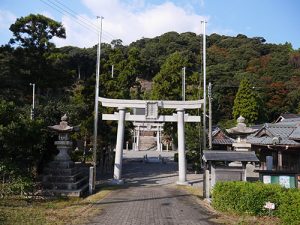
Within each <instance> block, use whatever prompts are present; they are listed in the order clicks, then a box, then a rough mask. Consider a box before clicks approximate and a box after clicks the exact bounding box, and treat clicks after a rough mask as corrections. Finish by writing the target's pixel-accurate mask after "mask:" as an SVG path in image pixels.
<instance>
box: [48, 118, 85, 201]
mask: <svg viewBox="0 0 300 225" xmlns="http://www.w3.org/2000/svg"><path fill="white" fill-rule="evenodd" d="M67 119H68V118H67V116H66V115H64V116H62V117H61V122H60V123H59V124H58V125H54V126H48V128H49V129H50V130H51V131H54V132H56V133H58V140H57V141H55V142H54V144H55V145H56V146H57V149H58V150H59V153H58V154H57V155H56V156H55V158H54V161H52V162H50V163H49V164H48V166H47V167H46V168H45V170H44V172H45V173H44V176H43V187H44V189H43V193H44V194H45V195H57V196H81V195H82V194H83V192H84V191H86V190H87V189H88V176H84V175H83V173H82V172H81V170H80V169H79V168H78V167H76V166H75V163H74V162H73V161H72V160H71V158H70V156H69V151H70V150H71V148H72V141H71V140H70V134H71V132H74V131H75V130H77V127H71V126H69V125H68V122H67Z"/></svg>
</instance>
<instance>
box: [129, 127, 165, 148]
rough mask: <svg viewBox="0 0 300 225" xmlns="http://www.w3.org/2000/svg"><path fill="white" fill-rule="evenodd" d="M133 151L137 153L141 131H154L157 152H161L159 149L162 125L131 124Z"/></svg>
mask: <svg viewBox="0 0 300 225" xmlns="http://www.w3.org/2000/svg"><path fill="white" fill-rule="evenodd" d="M133 126H134V130H133V143H132V145H133V150H136V151H139V150H140V148H139V146H140V145H139V142H140V132H141V131H155V132H156V146H157V151H159V152H160V151H162V147H161V132H162V131H163V126H164V123H153V122H152V123H151V122H134V123H133Z"/></svg>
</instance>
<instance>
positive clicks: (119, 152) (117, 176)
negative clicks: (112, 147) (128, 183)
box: [113, 107, 125, 184]
mask: <svg viewBox="0 0 300 225" xmlns="http://www.w3.org/2000/svg"><path fill="white" fill-rule="evenodd" d="M118 110H119V121H118V133H117V144H116V155H115V165H114V180H113V183H116V184H123V183H124V181H123V180H122V179H121V174H122V160H123V144H124V130H125V108H123V107H120V108H118Z"/></svg>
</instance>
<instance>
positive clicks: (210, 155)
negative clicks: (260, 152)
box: [203, 150, 259, 162]
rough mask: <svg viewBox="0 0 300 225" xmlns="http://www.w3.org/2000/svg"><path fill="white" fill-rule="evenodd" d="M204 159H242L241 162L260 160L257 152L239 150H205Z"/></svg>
mask: <svg viewBox="0 0 300 225" xmlns="http://www.w3.org/2000/svg"><path fill="white" fill-rule="evenodd" d="M203 160H204V161H206V162H207V161H227V162H233V161H240V162H258V161H259V160H258V158H257V157H256V155H255V152H237V151H212V150H209V151H203Z"/></svg>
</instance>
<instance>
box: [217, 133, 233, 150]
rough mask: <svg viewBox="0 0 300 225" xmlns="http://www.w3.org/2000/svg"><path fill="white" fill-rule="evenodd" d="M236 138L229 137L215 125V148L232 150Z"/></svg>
mask: <svg viewBox="0 0 300 225" xmlns="http://www.w3.org/2000/svg"><path fill="white" fill-rule="evenodd" d="M233 142H234V139H233V138H231V137H229V136H228V135H227V134H226V133H225V132H224V131H223V130H221V129H220V128H219V127H215V129H214V130H213V132H212V145H213V149H218V150H231V149H232V144H233Z"/></svg>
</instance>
